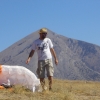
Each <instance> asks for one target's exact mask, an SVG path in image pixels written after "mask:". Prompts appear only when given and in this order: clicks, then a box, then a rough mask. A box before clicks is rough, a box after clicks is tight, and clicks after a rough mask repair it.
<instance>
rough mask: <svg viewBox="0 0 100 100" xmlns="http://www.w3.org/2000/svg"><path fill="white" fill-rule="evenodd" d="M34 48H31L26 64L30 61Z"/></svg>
mask: <svg viewBox="0 0 100 100" xmlns="http://www.w3.org/2000/svg"><path fill="white" fill-rule="evenodd" d="M34 52H35V50H31V52H30V54H29V57H28V59H27V60H26V64H28V63H29V62H30V59H31V58H32V56H33V54H34Z"/></svg>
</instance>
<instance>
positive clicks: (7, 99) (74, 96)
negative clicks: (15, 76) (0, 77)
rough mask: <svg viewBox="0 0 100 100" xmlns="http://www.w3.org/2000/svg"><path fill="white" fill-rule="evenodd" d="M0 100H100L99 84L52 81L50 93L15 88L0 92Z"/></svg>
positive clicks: (19, 87) (47, 91)
mask: <svg viewBox="0 0 100 100" xmlns="http://www.w3.org/2000/svg"><path fill="white" fill-rule="evenodd" d="M46 83H48V81H47V80H46ZM46 85H47V84H46ZM47 87H48V85H47ZM0 100H100V82H90V81H70V80H57V79H54V81H53V90H52V91H49V90H46V91H44V92H35V93H33V92H31V91H30V90H28V89H25V88H24V87H22V86H15V87H13V89H4V90H0Z"/></svg>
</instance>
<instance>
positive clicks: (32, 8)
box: [0, 0, 100, 51]
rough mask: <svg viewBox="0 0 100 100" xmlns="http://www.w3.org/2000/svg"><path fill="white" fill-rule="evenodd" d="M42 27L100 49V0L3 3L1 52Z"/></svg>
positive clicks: (7, 0) (5, 0)
mask: <svg viewBox="0 0 100 100" xmlns="http://www.w3.org/2000/svg"><path fill="white" fill-rule="evenodd" d="M42 27H47V28H48V29H50V30H52V31H53V32H55V33H57V34H60V35H63V36H66V37H68V38H73V39H77V40H82V41H86V42H89V43H93V44H97V45H99V46H100V0H0V51H3V50H4V49H6V48H7V47H9V46H10V45H12V44H14V43H15V42H17V41H18V40H20V39H22V38H24V37H25V36H27V35H29V34H31V33H32V32H35V31H37V30H39V29H40V28H42Z"/></svg>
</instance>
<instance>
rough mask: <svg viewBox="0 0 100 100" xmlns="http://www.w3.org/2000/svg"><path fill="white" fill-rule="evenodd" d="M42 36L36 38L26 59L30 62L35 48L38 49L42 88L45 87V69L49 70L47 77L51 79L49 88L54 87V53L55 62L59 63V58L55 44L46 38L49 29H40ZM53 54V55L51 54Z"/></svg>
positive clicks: (38, 70) (38, 72) (38, 69)
mask: <svg viewBox="0 0 100 100" xmlns="http://www.w3.org/2000/svg"><path fill="white" fill-rule="evenodd" d="M39 34H40V38H39V39H37V40H35V41H34V42H33V45H32V50H31V52H30V54H29V57H28V59H27V60H26V64H28V63H29V62H30V59H31V57H32V56H33V54H34V52H35V50H37V53H38V68H37V74H38V77H39V78H40V82H41V85H42V88H43V89H45V88H44V87H45V80H44V78H45V69H46V71H47V77H48V80H49V90H51V89H52V80H53V73H54V68H53V63H52V55H53V57H54V59H55V64H56V65H57V64H58V59H57V57H56V53H55V51H54V49H53V44H52V42H51V40H50V39H49V38H46V36H47V29H46V28H42V29H40V31H39ZM51 54H52V55H51Z"/></svg>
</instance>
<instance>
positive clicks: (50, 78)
mask: <svg viewBox="0 0 100 100" xmlns="http://www.w3.org/2000/svg"><path fill="white" fill-rule="evenodd" d="M48 80H49V90H51V89H52V81H53V77H52V76H49V77H48Z"/></svg>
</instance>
